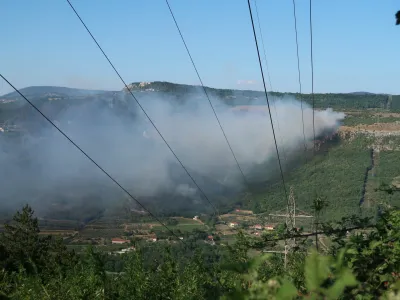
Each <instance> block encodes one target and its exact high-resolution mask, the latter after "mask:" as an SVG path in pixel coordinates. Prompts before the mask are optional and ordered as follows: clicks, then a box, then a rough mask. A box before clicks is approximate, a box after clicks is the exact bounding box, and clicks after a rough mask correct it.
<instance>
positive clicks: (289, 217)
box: [264, 186, 314, 270]
mask: <svg viewBox="0 0 400 300" xmlns="http://www.w3.org/2000/svg"><path fill="white" fill-rule="evenodd" d="M296 211H298V212H299V214H296ZM269 217H270V218H271V217H284V218H285V224H286V230H287V231H288V232H291V233H292V232H293V231H294V229H295V228H296V218H314V216H312V215H309V214H307V213H305V212H303V211H300V210H298V209H297V208H296V197H295V196H294V189H293V186H291V187H290V192H289V199H288V204H287V207H286V213H285V214H282V213H280V212H276V213H274V214H269ZM295 246H296V239H295V238H289V240H286V239H285V249H284V251H273V250H271V251H264V252H270V253H283V254H284V255H285V258H284V262H285V263H284V264H285V270H286V268H287V254H288V253H289V251H290V250H291V249H292V248H293V247H295Z"/></svg>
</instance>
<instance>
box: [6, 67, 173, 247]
mask: <svg viewBox="0 0 400 300" xmlns="http://www.w3.org/2000/svg"><path fill="white" fill-rule="evenodd" d="M0 77H1V78H3V80H4V81H5V82H7V83H8V84H9V85H10V86H11V87H12V88H13V89H14V90H15V91H16V92H17V93H18V94H19V95H20V96H21V97H22V98H24V99H25V101H26V102H28V103H29V104H30V105H31V106H32V107H33V108H34V109H35V110H36V111H37V112H38V113H39V114H41V115H42V117H44V118H45V119H46V120H47V121H48V122H49V123H50V124H51V125H52V126H53V127H54V128H55V129H57V130H58V132H60V133H61V134H62V135H63V136H64V137H65V138H66V139H67V140H68V141H69V142H70V143H71V144H72V145H74V146H75V148H77V149H78V150H79V151H80V152H81V153H82V154H83V155H84V156H86V158H87V159H89V160H90V161H91V162H92V163H93V164H94V165H95V166H96V167H97V168H99V169H100V171H102V172H103V173H104V174H105V175H106V176H107V177H108V178H110V179H111V180H112V181H113V182H114V183H115V184H116V185H117V186H118V187H119V188H121V189H122V190H123V191H124V192H125V193H126V194H127V195H128V196H129V197H130V198H131V199H132V200H134V201H135V202H136V203H137V204H139V205H140V207H142V208H143V209H144V210H145V211H146V212H147V213H149V215H150V216H152V217H153V218H154V219H155V220H156V221H157V222H159V223H160V224H161V225H162V226H163V227H164V228H165V229H167V230H168V231H169V232H170V233H171V234H172V235H173V236H175V237H176V238H177V239H179V237H178V236H177V235H175V233H174V232H173V231H172V230H171V229H169V228H168V227H167V226H166V225H165V224H164V223H162V222H161V220H160V219H158V218H157V217H156V216H155V215H154V214H153V213H152V212H151V211H149V210H148V209H147V208H146V207H145V206H144V205H143V204H142V203H141V202H140V201H139V200H138V199H136V198H135V197H134V196H132V194H131V193H129V192H128V191H127V190H126V189H125V188H124V187H123V186H122V185H121V184H120V183H119V182H118V181H117V180H115V179H114V177H112V176H111V175H110V174H109V173H108V172H107V171H106V170H104V169H103V168H102V167H101V166H100V165H99V164H98V163H97V162H95V161H94V160H93V159H92V158H91V157H90V156H89V154H87V153H86V152H85V151H84V150H83V149H82V148H81V147H79V146H78V145H77V144H76V143H75V142H74V141H73V140H72V139H71V138H70V137H69V136H68V135H66V134H65V133H64V132H63V131H62V130H61V129H60V128H59V127H58V126H57V125H56V124H54V122H53V121H51V120H50V119H49V118H48V117H47V116H46V115H45V114H44V113H42V112H41V110H40V109H39V108H37V107H36V106H35V105H34V104H33V103H32V102H31V101H29V100H28V98H26V97H25V96H24V95H23V94H22V93H21V92H20V91H19V90H18V89H17V88H16V87H15V86H14V85H13V84H11V82H10V81H8V80H7V79H6V78H5V77H4V76H3V75H2V74H0ZM179 240H180V239H179Z"/></svg>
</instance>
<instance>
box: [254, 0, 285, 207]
mask: <svg viewBox="0 0 400 300" xmlns="http://www.w3.org/2000/svg"><path fill="white" fill-rule="evenodd" d="M247 4H248V6H249V13H250V19H251V26H252V28H253V35H254V41H255V43H256V50H257V56H258V63H259V65H260V71H261V77H262V80H263V85H264V92H265V98H266V99H267V106H268V113H269V119H270V121H271V129H272V135H273V137H274V143H275V149H276V156H277V158H278V163H279V170H280V173H281V178H282V185H283V190H284V193H285V199H286V202H288V201H289V200H288V194H287V190H286V184H285V178H284V176H283V170H282V164H281V158H280V156H279V150H278V144H277V143H276V136H275V129H274V122H273V121H272V115H271V108H270V105H269V99H268V93H267V87H266V85H265V78H264V71H263V67H262V63H261V57H260V50H259V49H258V41H257V35H256V29H255V28H254V20H253V13H252V11H251V5H250V0H247Z"/></svg>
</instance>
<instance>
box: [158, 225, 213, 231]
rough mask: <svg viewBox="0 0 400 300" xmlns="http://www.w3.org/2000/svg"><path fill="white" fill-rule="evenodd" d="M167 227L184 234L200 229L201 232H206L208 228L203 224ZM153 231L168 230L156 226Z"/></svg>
mask: <svg viewBox="0 0 400 300" xmlns="http://www.w3.org/2000/svg"><path fill="white" fill-rule="evenodd" d="M167 227H168V228H169V229H170V230H180V231H182V232H188V231H192V230H194V229H200V230H206V229H207V227H206V226H205V225H202V224H178V225H167ZM152 229H153V231H155V232H156V231H165V230H166V229H165V228H164V227H162V226H161V225H160V226H154V227H153V228H152Z"/></svg>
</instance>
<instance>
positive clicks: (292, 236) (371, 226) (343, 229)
mask: <svg viewBox="0 0 400 300" xmlns="http://www.w3.org/2000/svg"><path fill="white" fill-rule="evenodd" d="M374 227H375V226H374V225H369V226H354V227H349V228H341V229H332V230H328V231H317V232H313V233H305V234H290V233H289V234H286V236H285V237H284V238H274V239H265V240H264V241H265V242H275V241H285V240H287V239H288V238H302V237H310V236H314V235H318V234H335V233H342V232H347V231H353V230H358V229H369V228H374Z"/></svg>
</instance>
